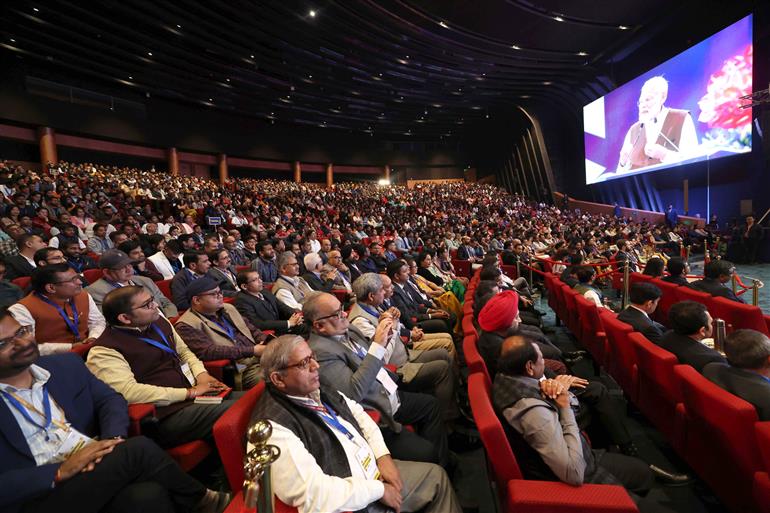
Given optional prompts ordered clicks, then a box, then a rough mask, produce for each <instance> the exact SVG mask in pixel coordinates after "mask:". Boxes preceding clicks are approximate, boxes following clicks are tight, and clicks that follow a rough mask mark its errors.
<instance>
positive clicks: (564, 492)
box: [468, 373, 638, 513]
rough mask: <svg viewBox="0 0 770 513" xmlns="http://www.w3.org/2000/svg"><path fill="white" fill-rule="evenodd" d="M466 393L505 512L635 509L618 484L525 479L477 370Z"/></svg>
mask: <svg viewBox="0 0 770 513" xmlns="http://www.w3.org/2000/svg"><path fill="white" fill-rule="evenodd" d="M468 396H469V399H470V404H471V410H472V411H473V417H474V419H475V420H476V426H477V427H478V429H479V434H480V436H481V441H482V443H483V444H484V449H485V450H486V453H487V458H489V462H490V464H491V467H492V474H493V475H494V478H495V481H496V483H497V490H498V493H499V494H500V503H501V504H504V505H505V510H504V511H506V512H508V513H562V512H585V513H589V512H607V513H608V512H618V513H619V512H631V511H638V510H637V508H636V505H635V504H634V502H633V501H632V500H631V497H629V495H628V492H626V490H625V489H624V488H623V487H621V486H611V485H592V484H586V485H583V486H580V487H574V486H570V485H568V484H565V483H560V482H552V481H529V480H524V479H523V476H522V473H521V470H520V469H519V465H518V463H517V462H516V456H515V455H514V454H513V451H512V450H511V445H510V444H509V443H508V439H507V437H506V435H505V430H504V429H503V426H502V424H500V420H499V419H498V418H497V415H496V414H495V410H494V408H493V407H492V401H491V399H490V389H489V387H488V386H487V384H486V383H485V380H484V376H483V375H481V374H479V373H474V374H471V375H470V376H469V377H468Z"/></svg>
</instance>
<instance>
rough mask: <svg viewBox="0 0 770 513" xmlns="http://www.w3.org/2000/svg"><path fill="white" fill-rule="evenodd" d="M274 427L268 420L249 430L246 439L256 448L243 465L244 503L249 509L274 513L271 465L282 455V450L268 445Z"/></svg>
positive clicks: (258, 422)
mask: <svg viewBox="0 0 770 513" xmlns="http://www.w3.org/2000/svg"><path fill="white" fill-rule="evenodd" d="M272 434H273V427H272V426H271V425H270V423H269V422H268V421H266V420H259V421H257V422H255V423H254V425H253V426H251V428H249V431H248V433H247V434H246V438H247V439H248V440H249V442H251V444H252V445H253V446H254V448H253V449H251V450H250V451H249V452H248V453H247V454H246V457H245V458H244V463H243V474H244V481H243V502H244V503H245V504H246V507H247V508H250V509H253V508H257V511H264V512H266V513H273V498H272V492H271V491H270V474H269V473H268V475H267V476H265V479H264V481H263V476H264V474H265V472H266V471H268V472H269V470H270V465H272V463H273V462H274V461H275V460H277V459H278V457H279V456H280V455H281V449H279V448H278V447H277V446H275V445H271V444H269V443H268V441H269V440H270V436H271V435H272Z"/></svg>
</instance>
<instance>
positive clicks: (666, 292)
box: [650, 279, 680, 326]
mask: <svg viewBox="0 0 770 513" xmlns="http://www.w3.org/2000/svg"><path fill="white" fill-rule="evenodd" d="M650 283H652V284H653V285H656V286H657V287H658V288H659V289H660V291H661V292H662V293H663V295H662V296H661V298H660V301H658V308H657V309H656V310H655V313H654V314H653V318H654V319H655V320H656V321H658V322H659V323H661V324H664V325H666V326H668V311H669V309H670V308H671V305H673V304H674V303H676V302H677V301H679V299H678V297H679V296H678V295H677V293H676V291H677V289H678V288H679V287H680V286H679V285H676V284H675V283H669V282H667V281H663V280H658V279H654V280H650Z"/></svg>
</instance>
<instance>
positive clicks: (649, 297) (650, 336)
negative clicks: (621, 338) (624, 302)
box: [618, 282, 664, 344]
mask: <svg viewBox="0 0 770 513" xmlns="http://www.w3.org/2000/svg"><path fill="white" fill-rule="evenodd" d="M662 295H663V293H662V292H661V291H660V289H659V288H658V287H656V286H655V285H653V284H652V283H645V282H636V283H634V284H633V285H631V290H630V291H629V299H630V301H631V304H629V305H628V306H627V307H626V309H625V310H623V311H622V312H620V313H619V314H618V320H619V321H623V322H625V323H626V324H629V325H631V326H632V327H633V328H634V331H638V332H639V333H641V334H642V335H644V336H645V337H647V340H649V341H650V342H654V343H656V344H659V343H660V339H661V338H663V330H664V326H663V325H662V324H660V323H657V322H655V321H653V320H652V319H650V315H652V314H653V312H655V309H656V308H658V302H659V301H660V297H661V296H662Z"/></svg>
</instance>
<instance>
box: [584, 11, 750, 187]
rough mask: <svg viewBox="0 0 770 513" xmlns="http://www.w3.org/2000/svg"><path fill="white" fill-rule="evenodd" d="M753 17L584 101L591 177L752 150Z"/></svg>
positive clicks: (618, 175)
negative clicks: (746, 97) (747, 97)
mask: <svg viewBox="0 0 770 513" xmlns="http://www.w3.org/2000/svg"><path fill="white" fill-rule="evenodd" d="M751 21H752V18H751V16H747V17H746V18H743V19H742V20H740V21H739V22H737V23H735V24H733V25H730V26H729V27H727V28H726V29H724V30H722V31H721V32H718V33H717V34H715V35H713V36H711V37H710V38H708V39H706V40H705V41H703V42H701V43H699V44H697V45H695V46H693V47H691V48H690V49H688V50H686V51H684V52H682V53H680V54H679V55H677V56H676V57H674V58H672V59H670V60H668V61H666V62H664V63H663V64H661V65H660V66H657V67H656V68H653V69H651V70H650V71H649V72H647V73H645V74H643V75H641V76H639V77H637V78H636V79H634V80H632V81H631V82H628V83H627V84H625V85H623V86H621V87H619V88H617V89H615V90H614V91H612V92H611V93H609V94H607V95H606V96H603V97H601V98H599V99H597V100H595V101H593V102H591V103H589V104H588V105H586V106H585V107H583V130H584V139H585V163H586V183H588V184H592V183H598V182H603V181H605V180H611V179H613V178H621V177H624V176H629V175H634V174H638V173H646V172H649V171H657V170H661V169H666V168H670V167H671V166H678V165H682V164H689V163H692V162H698V161H702V160H706V159H714V158H718V157H727V156H731V155H736V154H740V153H746V152H749V151H751V109H741V108H740V106H741V104H742V103H747V102H745V101H742V100H740V97H741V96H743V95H746V94H750V93H751V92H752V89H751V70H752V55H753V51H752V39H751Z"/></svg>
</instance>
